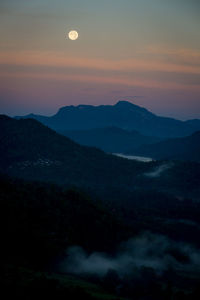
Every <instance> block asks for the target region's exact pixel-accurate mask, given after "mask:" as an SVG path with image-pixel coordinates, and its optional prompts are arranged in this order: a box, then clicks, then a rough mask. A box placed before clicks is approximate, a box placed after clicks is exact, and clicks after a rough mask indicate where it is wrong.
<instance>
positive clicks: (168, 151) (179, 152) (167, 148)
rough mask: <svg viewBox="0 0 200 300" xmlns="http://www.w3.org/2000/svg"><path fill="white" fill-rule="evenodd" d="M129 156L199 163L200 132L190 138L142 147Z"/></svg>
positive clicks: (169, 140)
mask: <svg viewBox="0 0 200 300" xmlns="http://www.w3.org/2000/svg"><path fill="white" fill-rule="evenodd" d="M129 154H135V155H144V156H145V155H147V156H150V157H152V158H155V159H176V160H191V161H199V162H200V131H197V132H195V133H193V134H192V135H191V136H187V137H183V138H174V139H167V140H165V141H161V142H159V143H155V144H152V145H143V146H141V147H139V148H138V149H136V150H133V151H130V152H129Z"/></svg>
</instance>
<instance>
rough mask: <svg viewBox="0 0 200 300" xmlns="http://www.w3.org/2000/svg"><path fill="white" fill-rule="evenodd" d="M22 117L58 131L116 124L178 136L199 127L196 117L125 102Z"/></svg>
mask: <svg viewBox="0 0 200 300" xmlns="http://www.w3.org/2000/svg"><path fill="white" fill-rule="evenodd" d="M18 118H19V117H18ZM23 118H34V119H36V120H38V121H40V122H42V123H43V124H45V125H47V126H49V127H50V128H53V129H54V130H57V131H66V130H88V129H96V128H104V127H119V128H122V129H125V130H137V131H139V132H141V133H142V134H144V135H149V136H158V137H177V136H186V135H189V134H192V133H193V132H194V131H197V130H200V121H199V120H190V121H186V122H183V121H179V120H176V119H172V118H166V117H160V116H157V115H155V114H153V113H151V112H150V111H148V110H147V109H145V108H143V107H140V106H138V105H135V104H132V103H130V102H128V101H119V102H118V103H116V104H115V105H100V106H92V105H78V106H73V105H71V106H65V107H62V108H60V109H59V111H58V112H57V113H56V114H55V115H53V116H51V117H45V116H40V115H33V114H31V115H28V116H24V117H23Z"/></svg>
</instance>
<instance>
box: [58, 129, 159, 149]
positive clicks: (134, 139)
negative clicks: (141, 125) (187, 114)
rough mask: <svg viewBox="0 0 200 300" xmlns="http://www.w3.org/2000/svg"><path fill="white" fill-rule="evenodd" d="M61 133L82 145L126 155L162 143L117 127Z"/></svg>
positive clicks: (154, 138)
mask: <svg viewBox="0 0 200 300" xmlns="http://www.w3.org/2000/svg"><path fill="white" fill-rule="evenodd" d="M60 133H61V134H63V135H65V136H67V137H69V138H71V139H72V140H74V141H75V142H77V143H79V144H81V145H86V146H93V147H97V148H100V149H102V150H104V151H106V152H111V153H112V152H113V153H126V152H127V151H128V150H130V149H135V148H137V147H139V146H141V145H144V144H152V143H156V142H158V141H160V138H157V137H150V136H144V135H142V134H140V133H139V132H138V131H135V130H133V131H127V130H124V129H121V128H117V127H106V128H97V129H90V130H72V131H63V132H62V131H60Z"/></svg>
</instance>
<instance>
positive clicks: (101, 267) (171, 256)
mask: <svg viewBox="0 0 200 300" xmlns="http://www.w3.org/2000/svg"><path fill="white" fill-rule="evenodd" d="M59 268H60V271H62V272H70V273H75V274H90V275H92V274H93V275H98V276H101V277H103V276H105V275H106V274H107V272H108V271H109V270H114V271H116V272H117V274H118V275H119V277H121V278H123V277H124V276H126V275H129V274H133V273H137V272H140V270H141V269H142V268H150V269H151V270H152V271H153V272H154V273H155V274H156V276H162V274H163V273H164V272H165V271H167V270H169V269H174V270H176V269H177V270H184V271H190V270H192V271H200V251H199V250H198V249H196V248H194V247H193V246H191V245H189V244H185V243H181V242H175V241H172V240H170V239H169V238H167V237H165V236H163V235H158V234H153V233H150V232H145V233H143V234H141V235H139V236H137V237H135V238H132V239H130V240H128V241H127V242H125V243H123V244H121V245H120V246H119V249H118V251H116V253H115V254H114V255H113V256H111V255H108V254H106V253H98V252H95V253H91V254H88V253H87V252H86V251H84V249H82V248H81V247H71V248H69V249H68V250H67V251H66V259H65V260H64V261H63V262H62V263H61V264H60V267H59Z"/></svg>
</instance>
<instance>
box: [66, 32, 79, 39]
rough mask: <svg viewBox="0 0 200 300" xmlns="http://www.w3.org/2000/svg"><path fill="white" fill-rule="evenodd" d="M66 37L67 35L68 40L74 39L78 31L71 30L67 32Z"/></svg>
mask: <svg viewBox="0 0 200 300" xmlns="http://www.w3.org/2000/svg"><path fill="white" fill-rule="evenodd" d="M68 37H69V39H70V40H72V41H75V40H77V38H78V32H77V31H76V30H71V31H70V32H69V33H68Z"/></svg>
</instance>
